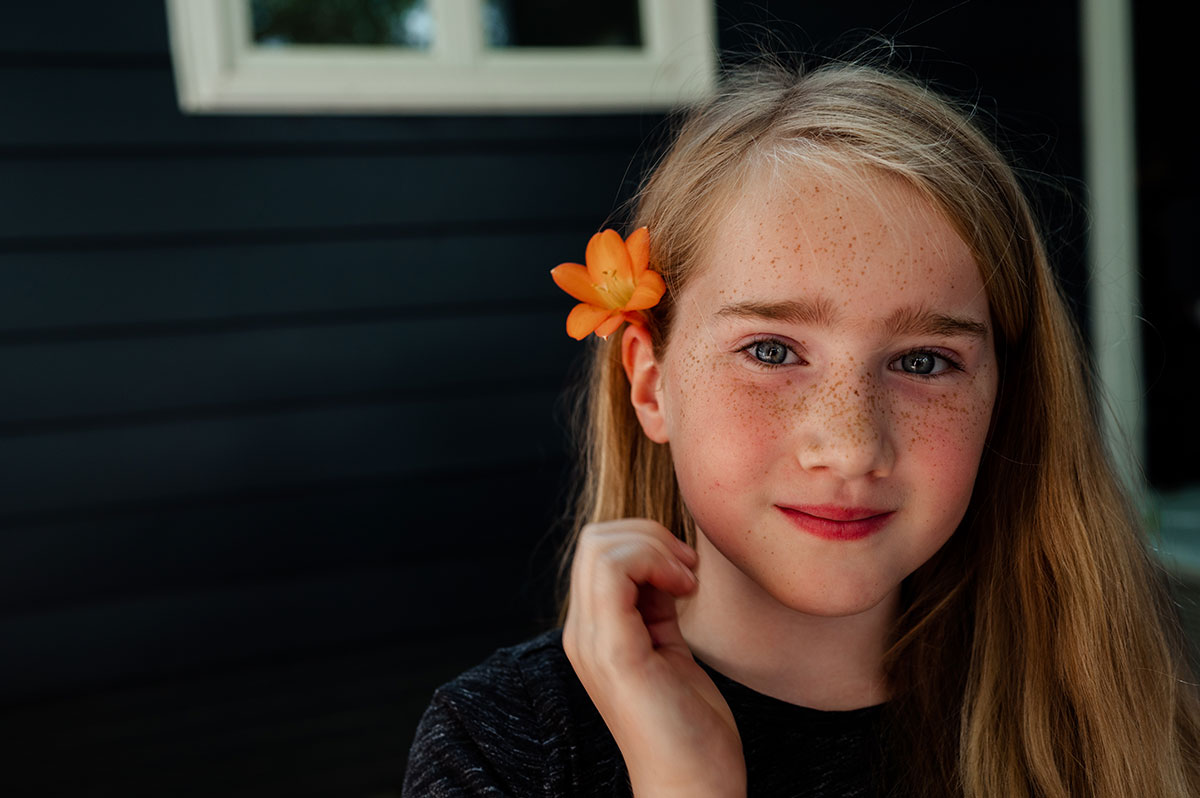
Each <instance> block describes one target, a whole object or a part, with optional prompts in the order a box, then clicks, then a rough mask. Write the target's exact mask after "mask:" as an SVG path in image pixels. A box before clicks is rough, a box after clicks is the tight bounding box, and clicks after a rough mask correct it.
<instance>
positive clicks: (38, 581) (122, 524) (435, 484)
mask: <svg viewBox="0 0 1200 798" xmlns="http://www.w3.org/2000/svg"><path fill="white" fill-rule="evenodd" d="M563 471H564V468H563V465H562V464H561V463H544V464H541V463H532V464H515V465H509V466H506V467H504V468H498V469H481V470H474V471H462V472H457V473H441V474H435V475H422V476H420V477H415V478H410V479H392V480H375V481H368V482H361V483H351V484H347V485H313V486H297V487H296V488H294V489H292V490H290V491H279V492H275V493H268V494H266V495H262V496H250V497H244V498H241V499H240V500H238V499H235V498H230V497H214V498H211V499H210V500H209V503H207V504H205V503H199V502H193V503H190V504H182V505H176V506H170V505H168V506H165V507H150V508H145V507H143V508H140V509H138V508H133V509H130V510H128V511H126V512H123V513H117V514H112V515H107V516H106V515H100V514H92V513H85V514H80V515H76V516H75V517H68V518H62V517H60V518H58V519H57V520H56V521H54V522H52V523H42V524H34V525H27V526H20V527H12V528H8V529H4V530H3V531H0V616H2V615H12V614H20V613H30V612H35V611H43V610H48V609H54V608H59V607H62V606H68V605H73V604H81V603H85V602H88V601H97V602H99V601H111V600H114V599H117V598H127V597H130V596H137V595H144V594H147V593H157V592H165V591H174V590H201V589H204V588H211V587H213V586H214V585H221V584H243V583H248V582H253V581H260V582H267V581H273V580H280V579H287V578H296V577H297V576H298V575H303V574H311V573H318V572H321V571H332V570H346V569H352V568H363V567H367V566H372V565H380V564H384V563H404V562H420V561H424V560H429V559H437V558H449V557H451V556H455V555H459V554H461V553H462V552H463V551H464V550H467V551H469V552H470V553H471V555H472V556H475V557H483V556H493V555H495V556H506V555H509V554H511V553H513V552H516V551H521V552H526V553H527V554H529V555H531V556H533V555H534V554H536V556H537V558H538V559H539V560H540V561H543V562H547V563H548V562H551V561H552V560H553V559H554V556H555V551H556V546H557V540H558V537H559V535H560V534H561V533H558V534H556V535H555V536H553V537H550V536H549V535H548V531H549V530H550V529H551V528H552V527H553V526H554V525H555V518H554V514H555V513H556V512H558V511H559V502H560V501H561V500H562V499H561V490H562V488H561V485H562V484H563V482H564V474H563ZM467 498H469V499H470V500H469V501H466V499H467ZM525 576H526V577H528V578H531V579H532V578H534V574H533V573H530V572H526V573H525Z"/></svg>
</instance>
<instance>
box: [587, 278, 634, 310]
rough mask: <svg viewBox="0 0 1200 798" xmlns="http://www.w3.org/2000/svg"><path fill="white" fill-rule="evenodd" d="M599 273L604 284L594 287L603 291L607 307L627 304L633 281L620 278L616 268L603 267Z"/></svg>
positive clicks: (621, 306) (620, 306)
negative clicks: (602, 277) (602, 276)
mask: <svg viewBox="0 0 1200 798" xmlns="http://www.w3.org/2000/svg"><path fill="white" fill-rule="evenodd" d="M601 274H603V275H604V285H600V286H596V287H597V288H598V289H599V290H600V291H602V292H604V296H605V298H606V299H607V301H608V302H607V304H608V307H609V308H623V307H625V306H626V305H627V304H629V300H630V299H631V298H632V297H633V288H634V285H633V282H632V281H631V280H622V279H621V277H620V275H619V274H618V273H617V270H616V269H611V270H610V269H605V270H604V271H603V272H601Z"/></svg>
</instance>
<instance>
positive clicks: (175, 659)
mask: <svg viewBox="0 0 1200 798" xmlns="http://www.w3.org/2000/svg"><path fill="white" fill-rule="evenodd" d="M875 5H878V6H879V8H875V7H874V6H875ZM894 5H895V4H889V3H878V4H871V3H853V2H851V3H842V4H837V8H838V10H836V11H835V10H832V9H831V7H830V4H805V3H798V2H789V3H764V2H758V3H753V4H749V3H748V4H745V5H739V4H721V6H720V9H719V11H720V14H719V19H720V27H721V40H722V45H723V46H724V47H726V48H731V49H736V50H746V49H747V48H750V47H753V46H756V44H757V43H760V42H763V41H770V38H769V37H768V35H767V34H768V32H773V34H774V35H775V36H777V37H778V39H777V42H778V41H782V43H783V45H784V46H788V47H793V48H800V49H809V48H814V49H823V50H825V51H830V50H836V49H837V48H838V47H839V46H840V45H839V44H838V41H839V35H840V34H842V33H844V32H846V31H850V30H853V29H861V28H863V27H864V26H867V27H869V28H873V29H881V30H883V31H885V32H888V33H891V34H895V35H897V36H898V37H899V38H900V40H901V41H902V42H903V43H906V44H909V45H918V47H917V49H914V50H909V51H906V52H905V53H902V54H901V61H907V62H909V63H910V65H911V66H912V68H913V69H914V70H915V71H917V72H918V73H921V74H924V75H926V76H928V77H931V78H934V79H935V80H938V81H939V82H940V83H941V84H942V85H944V86H945V87H947V88H950V89H953V90H955V91H957V92H959V93H961V94H964V95H965V96H968V97H970V96H977V95H982V96H983V97H984V100H983V102H982V103H981V106H980V108H981V113H984V114H985V115H987V114H991V113H992V110H993V108H994V107H998V108H999V109H1000V110H1001V111H1002V112H1003V113H1002V115H1001V117H1000V118H1001V121H1002V122H1004V123H1005V124H1007V125H1008V126H1010V127H1012V128H1013V129H1015V130H1016V131H1017V135H1016V136H1015V137H1014V138H1013V140H1012V141H1013V147H1014V150H1015V151H1016V152H1017V154H1018V155H1019V156H1020V157H1021V158H1022V159H1023V161H1024V162H1025V163H1026V164H1027V165H1029V166H1032V167H1033V168H1035V169H1037V170H1043V169H1044V170H1049V171H1051V172H1056V173H1057V172H1066V173H1068V174H1074V175H1078V173H1079V165H1078V164H1079V161H1078V158H1079V143H1078V138H1079V128H1078V84H1077V72H1078V67H1077V64H1076V57H1077V46H1076V42H1075V35H1076V34H1075V18H1074V10H1073V5H1071V4H1061V3H1060V4H1051V5H1053V6H1061V8H1054V7H1047V5H1046V4H1038V5H1035V4H1033V3H1026V4H1025V6H1026V8H1024V9H1022V8H1020V7H1016V8H1014V7H1013V6H1012V5H1005V6H1003V7H999V6H997V4H993V3H981V2H975V3H971V2H968V3H946V4H931V3H925V4H913V5H912V6H910V8H909V10H908V11H907V12H906V13H905V14H902V15H899V16H898V15H897V14H896V13H895V11H894ZM1020 5H1021V4H1018V6H1020ZM852 38H860V37H858V36H857V35H855V36H853V37H852ZM842 41H849V40H842ZM993 100H994V104H993ZM0 109H2V110H0V113H2V115H3V116H2V117H0V118H2V120H3V121H2V123H0V732H3V736H4V737H5V738H6V739H7V740H10V741H11V742H8V743H5V745H4V746H3V747H2V748H0V793H3V794H6V795H7V794H46V795H59V794H67V793H68V792H69V793H71V794H88V795H101V794H120V795H143V794H145V795H166V794H169V795H173V796H185V795H217V794H219V795H223V796H236V795H247V796H249V795H254V796H269V795H366V794H369V793H375V794H378V793H381V792H384V791H386V790H387V789H389V788H394V787H395V785H396V784H397V783H398V781H399V777H400V774H401V773H402V770H403V767H404V762H405V752H406V750H407V746H408V742H409V740H410V739H411V734H412V729H413V726H414V725H415V722H416V719H417V718H418V717H419V714H420V712H421V710H422V709H423V707H424V705H425V703H426V701H427V700H428V697H429V694H430V692H431V691H432V689H433V688H434V687H435V686H436V685H437V684H438V683H440V682H441V681H444V680H445V679H447V678H449V677H450V676H451V675H453V674H454V673H456V672H458V671H459V670H461V669H463V668H464V667H467V666H469V665H470V664H472V663H474V662H476V661H478V660H479V659H480V658H481V657H482V656H484V655H485V654H486V653H487V652H488V651H489V650H491V649H492V648H494V647H495V646H497V645H500V644H503V643H506V642H513V641H515V640H517V639H520V638H521V637H523V636H526V635H528V634H530V633H532V632H533V631H535V630H537V629H538V628H540V627H541V626H544V625H546V624H548V623H549V622H550V617H551V614H552V612H553V607H552V599H551V595H550V591H549V586H550V582H551V576H552V574H551V570H552V567H553V566H552V558H553V553H554V549H555V547H556V545H557V543H558V537H559V534H560V532H561V526H557V525H556V523H555V519H556V517H557V514H558V513H559V512H560V511H561V509H562V497H563V494H564V490H565V487H564V486H565V482H564V469H565V464H566V457H565V451H566V448H565V447H566V444H565V435H564V431H563V426H564V424H565V412H564V408H565V406H566V405H565V402H564V400H563V399H562V398H561V395H562V391H563V389H564V386H565V385H566V384H567V380H568V372H569V369H570V367H571V365H572V363H574V362H577V360H578V357H579V354H580V353H581V351H582V349H581V347H580V346H579V345H577V344H575V343H573V342H571V341H570V340H569V339H568V338H567V337H566V335H565V334H564V332H563V320H564V318H565V314H566V312H567V310H568V309H569V307H570V305H571V301H570V300H569V299H567V298H566V297H565V296H562V295H561V294H560V293H559V292H558V291H557V289H555V288H554V287H553V285H552V283H551V281H550V280H549V278H548V275H547V271H548V270H549V268H550V267H552V266H554V265H555V264H557V263H559V262H560V261H563V260H578V259H580V258H582V255H583V247H584V244H585V242H586V240H587V236H588V235H589V234H590V233H592V232H594V231H595V230H596V229H598V228H599V227H601V226H603V225H604V224H605V222H606V221H607V220H609V219H611V218H613V217H614V216H619V212H620V209H619V205H620V203H621V201H622V200H623V199H625V198H626V197H628V196H629V194H630V192H631V190H632V187H633V185H634V184H635V182H636V178H637V175H638V171H639V169H640V165H641V163H642V162H644V161H645V160H646V159H647V158H649V157H650V156H651V155H652V153H653V149H654V146H655V145H656V144H657V143H658V142H659V141H660V136H661V132H662V126H661V124H660V123H661V121H662V120H661V117H658V116H653V115H651V116H644V117H641V116H632V115H616V116H582V117H577V116H571V117H559V116H539V117H485V118H452V117H405V116H391V117H372V118H365V117H358V118H353V117H266V116H264V117H253V116H191V117H189V116H184V115H181V114H180V113H179V111H178V110H177V107H176V104H175V96H174V85H173V78H172V73H171V64H170V59H169V53H168V47H167V32H166V23H165V15H164V9H163V6H162V3H160V2H155V1H153V0H137V1H136V2H121V3H88V2H83V0H58V1H57V2H38V3H22V4H11V6H10V7H9V8H6V9H5V16H4V18H3V21H2V24H0ZM631 164H632V167H631ZM1041 196H1042V199H1043V201H1044V203H1045V207H1046V209H1047V213H1048V215H1049V217H1050V218H1051V225H1052V226H1055V227H1060V228H1061V230H1060V231H1059V232H1063V231H1065V233H1066V235H1065V238H1066V240H1067V241H1068V245H1067V246H1066V248H1065V249H1063V250H1062V258H1061V260H1062V264H1063V270H1064V274H1065V275H1066V276H1067V278H1068V281H1069V282H1071V283H1072V284H1074V285H1076V286H1082V280H1081V279H1080V278H1079V275H1080V274H1081V271H1080V267H1079V257H1078V256H1079V242H1078V229H1079V227H1078V223H1077V219H1076V216H1078V215H1079V212H1078V209H1077V208H1076V209H1072V207H1071V204H1070V199H1069V197H1068V196H1067V194H1064V193H1063V191H1062V190H1061V186H1060V185H1055V184H1052V185H1050V187H1049V188H1048V189H1045V190H1044V191H1042V193H1041ZM1063 237H1064V236H1059V238H1060V239H1062V238H1063ZM5 758H8V759H9V760H10V761H9V762H3V760H4V759H5ZM35 779H36V781H35Z"/></svg>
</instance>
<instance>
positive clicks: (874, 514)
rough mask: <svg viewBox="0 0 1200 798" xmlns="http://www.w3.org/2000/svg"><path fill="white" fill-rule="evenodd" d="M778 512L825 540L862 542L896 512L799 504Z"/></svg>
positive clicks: (779, 508)
mask: <svg viewBox="0 0 1200 798" xmlns="http://www.w3.org/2000/svg"><path fill="white" fill-rule="evenodd" d="M776 507H777V509H778V510H779V511H780V512H781V513H783V515H784V516H785V517H786V518H787V519H788V520H789V521H791V522H792V524H793V525H795V526H796V527H798V528H800V529H802V530H803V531H805V532H808V533H810V534H813V535H816V536H817V537H820V538H825V539H826V540H861V539H862V538H865V537H868V536H869V535H873V534H875V533H876V532H878V531H880V530H881V529H883V528H884V527H885V526H887V524H888V522H889V521H891V520H892V517H893V516H894V515H895V514H896V512H895V510H878V509H873V508H870V507H839V506H835V505H825V504H822V505H801V506H798V507H785V506H783V505H776Z"/></svg>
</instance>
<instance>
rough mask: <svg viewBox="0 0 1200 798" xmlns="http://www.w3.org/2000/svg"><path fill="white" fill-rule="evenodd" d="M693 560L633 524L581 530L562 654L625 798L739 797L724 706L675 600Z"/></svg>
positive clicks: (739, 762) (739, 772)
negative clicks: (686, 634)
mask: <svg viewBox="0 0 1200 798" xmlns="http://www.w3.org/2000/svg"><path fill="white" fill-rule="evenodd" d="M696 564H697V558H696V552H695V551H694V550H693V549H692V548H691V547H689V546H688V545H687V544H686V543H684V542H683V541H681V540H679V539H678V538H676V537H675V536H674V535H672V534H671V533H670V532H669V531H668V530H667V529H666V528H665V527H663V526H662V525H661V524H658V523H656V522H654V521H649V520H646V519H643V518H635V519H625V520H621V521H608V522H605V523H600V524H589V525H588V526H587V527H585V528H584V529H583V532H582V533H581V535H580V537H579V543H578V547H577V549H576V551H575V560H574V562H573V564H572V566H571V592H570V603H569V606H568V611H567V620H566V623H565V624H564V625H563V649H564V650H565V651H566V654H567V658H568V659H569V660H570V661H571V665H572V666H573V667H574V668H575V672H576V673H577V674H578V675H579V680H580V681H581V682H582V683H583V686H584V688H585V689H586V690H587V692H588V695H589V696H591V699H592V701H593V702H594V703H595V705H596V708H597V709H598V710H599V711H600V715H601V717H603V718H604V722H605V723H606V724H607V725H608V728H609V730H610V731H611V732H612V735H613V737H614V738H615V739H616V741H617V745H618V746H619V747H620V749H621V754H622V755H623V756H624V758H625V765H626V767H627V768H628V770H629V779H630V783H631V784H632V786H633V792H634V795H637V796H645V797H646V798H660V796H675V795H680V796H684V795H686V796H744V795H745V794H746V764H745V759H744V758H743V756H742V741H741V737H740V736H739V735H738V731H737V726H736V724H735V723H734V720H733V714H732V713H731V712H730V711H729V705H728V704H726V703H725V699H724V698H723V697H722V696H721V693H720V692H719V691H718V690H717V687H716V685H715V684H713V682H712V679H710V678H709V677H708V674H706V673H705V672H704V669H703V668H701V667H700V666H699V665H698V664H696V660H695V659H694V658H693V657H692V652H691V650H690V649H689V648H688V645H687V642H686V641H685V640H684V639H683V634H682V633H681V632H680V630H679V617H678V615H677V614H676V611H675V599H676V597H678V596H685V595H687V594H688V593H691V592H692V591H693V590H695V589H696V587H697V583H696V577H695V575H694V574H693V572H692V568H694V567H695V566H696Z"/></svg>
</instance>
